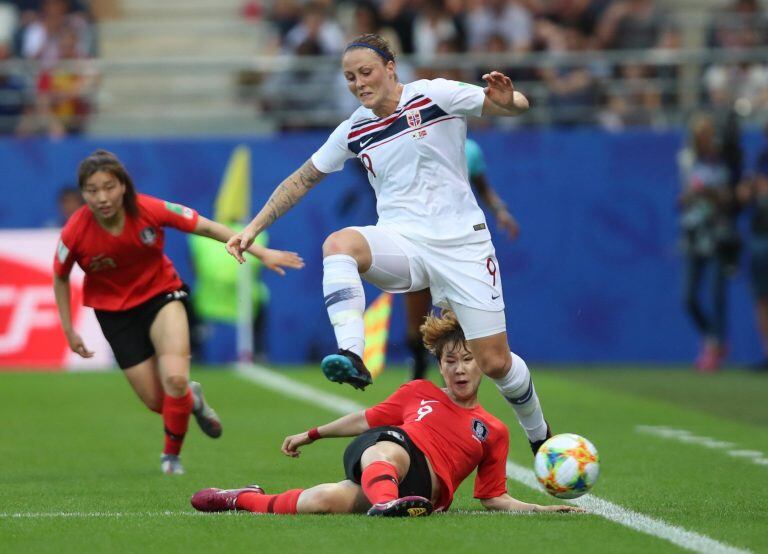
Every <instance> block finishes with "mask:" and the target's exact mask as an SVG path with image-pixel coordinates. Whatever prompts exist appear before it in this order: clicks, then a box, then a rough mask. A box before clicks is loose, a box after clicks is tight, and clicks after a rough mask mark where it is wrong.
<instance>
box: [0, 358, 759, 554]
mask: <svg viewBox="0 0 768 554" xmlns="http://www.w3.org/2000/svg"><path fill="white" fill-rule="evenodd" d="M283 369H284V372H283V373H284V374H285V375H287V376H288V377H290V378H292V379H296V380H299V381H302V382H304V383H305V384H308V385H311V386H313V387H316V388H317V389H320V390H322V391H325V392H328V393H332V394H336V395H341V396H344V397H346V398H349V399H352V400H354V401H356V402H358V403H362V404H366V405H370V404H373V403H375V402H377V401H379V400H382V399H383V398H384V397H385V396H387V395H388V394H389V393H390V392H391V391H393V390H394V389H395V388H396V387H397V386H398V384H400V383H401V382H402V381H403V380H404V379H405V373H404V372H403V371H401V370H400V371H398V370H396V369H390V370H388V371H387V372H385V373H384V375H382V376H381V377H380V378H379V380H377V382H376V383H375V384H374V386H373V387H370V388H369V389H368V391H366V392H359V391H354V390H352V389H351V388H349V387H346V386H344V387H342V386H339V385H335V384H332V383H328V382H326V381H325V380H324V379H323V377H322V375H321V374H320V372H319V370H317V369H314V368H307V367H302V368H295V367H292V368H283ZM193 376H194V378H196V379H198V380H200V381H201V382H202V383H203V385H204V387H205V392H206V396H207V397H208V399H209V401H210V402H211V404H212V405H213V406H214V407H215V408H216V409H217V411H218V412H219V414H220V415H221V417H222V420H223V422H224V435H223V437H222V438H221V439H220V440H218V441H213V440H211V439H208V438H207V437H205V436H203V435H202V433H200V431H199V430H198V429H197V428H196V427H195V425H194V422H191V424H190V431H189V434H188V438H187V443H186V445H185V448H184V452H183V456H182V458H183V461H184V465H185V468H186V470H187V474H186V475H184V476H176V477H170V476H165V475H162V474H161V473H160V471H159V453H160V450H161V448H162V423H161V420H160V418H159V417H158V416H157V415H156V414H153V413H151V412H149V411H147V410H146V409H144V408H143V407H142V406H141V405H140V403H139V401H138V400H137V399H136V398H135V397H134V395H133V393H132V392H131V390H130V389H129V387H128V385H127V383H126V382H125V381H124V379H123V377H122V375H121V374H120V373H119V372H117V371H112V372H107V373H97V374H91V373H67V374H56V373H43V374H24V373H7V374H2V373H0V419H1V420H2V421H3V424H2V426H0V552H3V553H4V552H9V553H10V552H14V553H15V552H53V553H56V554H61V553H67V552H77V553H79V554H80V553H84V552H183V553H191V552H213V551H216V552H221V551H227V552H242V551H244V550H247V551H249V552H256V553H262V552H283V553H284V552H354V553H361V552H379V551H390V552H411V551H425V552H446V553H447V552H462V553H464V552H476V553H487V552H505V553H510V552H527V551H531V552H540V551H548V552H552V551H556V552H651V551H652V552H654V553H658V552H672V551H680V550H681V548H680V547H678V546H675V545H673V544H672V543H670V542H668V541H666V540H663V539H661V538H658V537H655V536H653V535H652V534H648V533H643V532H640V531H637V530H632V529H629V528H627V527H624V526H621V525H618V524H616V523H614V522H611V521H608V520H606V519H604V518H602V517H599V516H597V515H594V514H538V515H510V514H489V513H486V512H483V511H482V508H481V506H480V504H479V502H478V501H476V500H474V499H473V498H472V478H470V479H468V480H467V481H466V482H465V484H464V485H463V486H462V487H461V489H460V490H459V491H458V493H457V496H456V500H455V502H454V504H453V506H452V508H451V511H450V512H448V513H447V514H440V515H436V516H434V517H431V518H425V519H415V520H381V519H369V518H366V517H364V516H357V515H355V516H299V517H295V516H254V515H252V514H247V513H226V514H197V513H195V512H194V510H193V509H192V508H191V506H190V505H189V497H190V495H191V494H192V493H193V492H194V491H196V490H197V489H199V488H203V487H206V486H221V487H235V486H241V485H244V484H248V483H252V482H256V483H259V484H260V485H262V486H263V487H264V488H265V489H267V491H268V492H279V491H281V490H284V489H287V488H294V487H308V486H311V485H313V484H316V483H320V482H328V481H337V480H340V479H341V478H342V477H343V471H342V467H341V453H342V452H343V449H344V446H345V445H346V443H347V440H346V439H331V440H324V441H320V442H319V443H316V444H314V445H311V446H309V447H305V450H304V453H303V455H302V456H301V457H300V458H299V459H297V460H294V459H289V458H286V457H284V456H283V455H282V454H281V453H280V451H279V446H280V444H281V442H282V439H283V437H285V436H286V435H287V434H291V433H294V432H298V431H301V430H305V429H307V428H309V427H311V426H313V425H318V424H321V423H324V422H326V421H329V420H331V419H334V418H335V417H337V414H335V413H332V412H330V411H328V410H326V409H323V408H319V407H317V406H316V405H313V404H312V403H309V402H305V401H299V400H295V399H292V398H289V397H286V396H284V395H281V394H279V393H277V392H274V391H269V390H267V389H265V388H263V387H262V386H260V385H257V384H255V383H252V382H250V381H248V380H246V379H244V378H243V377H242V376H240V375H238V374H237V373H235V372H234V371H232V370H225V369H219V370H203V369H197V368H196V369H195V370H194V372H193ZM433 376H436V371H433ZM534 378H535V383H536V387H537V390H538V392H539V396H540V398H541V400H542V404H543V406H544V410H545V414H546V415H547V418H548V419H549V420H550V422H551V424H552V427H553V429H554V431H555V432H575V433H579V434H583V435H584V436H586V437H587V438H589V439H590V440H591V441H592V442H593V443H594V444H595V445H596V446H597V448H598V449H599V451H600V455H601V463H602V467H601V470H602V472H601V477H600V481H599V482H598V484H597V486H596V487H595V490H594V491H593V492H594V495H595V496H596V497H599V498H602V499H604V500H608V501H610V502H613V503H615V504H617V505H620V506H621V507H623V508H625V509H628V510H633V511H635V512H639V513H641V514H644V515H647V516H650V517H652V518H655V519H656V520H658V521H661V522H664V523H666V524H669V525H674V526H678V527H681V528H683V529H685V530H688V531H692V532H695V533H698V534H700V535H705V536H706V537H709V538H712V539H715V540H716V541H719V542H720V543H722V544H724V545H729V546H732V547H734V548H738V549H742V550H749V551H754V552H768V484H767V483H768V465H761V464H760V463H759V460H760V459H761V457H760V455H759V454H756V452H761V453H762V458H763V459H768V431H767V429H768V376H766V375H751V374H747V373H743V372H738V371H728V372H724V373H722V374H720V375H715V376H700V375H695V374H693V373H690V372H687V371H682V370H674V369H670V370H644V369H637V368H626V369H621V370H603V369H595V368H568V369H536V368H534ZM481 401H482V402H483V405H484V406H485V407H486V408H487V409H489V410H490V411H491V412H493V413H494V414H496V415H498V416H500V417H501V418H502V419H503V420H504V421H506V422H507V424H508V425H509V427H510V436H511V439H510V442H511V452H510V459H511V460H512V461H514V462H515V463H517V464H520V465H524V466H526V467H531V466H532V457H531V453H530V450H529V448H528V444H527V441H526V440H525V438H524V435H523V433H522V431H521V430H520V428H519V426H518V425H517V422H516V420H515V419H514V415H513V412H512V410H511V409H510V408H509V407H508V406H507V405H506V404H505V403H504V401H503V400H502V399H501V397H500V396H499V395H498V394H497V393H496V391H495V390H494V388H493V387H492V386H491V385H490V384H488V383H485V384H484V385H483V389H482V391H481ZM638 426H646V429H647V428H649V427H652V428H658V427H659V426H665V427H667V428H673V429H677V430H682V431H687V432H688V433H689V434H688V435H686V434H685V433H678V435H677V436H676V438H675V437H663V436H659V435H658V434H648V433H647V432H642V430H639V429H638ZM691 436H694V437H695V436H699V437H701V436H705V437H709V438H711V439H713V440H714V441H720V442H729V443H733V444H732V446H728V447H719V448H711V447H710V448H708V447H706V446H704V445H703V444H701V440H698V442H697V440H694V439H692V440H689V438H690V437H691ZM681 437H682V438H681ZM686 437H688V439H686ZM750 451H751V454H749V453H747V454H745V452H750ZM756 460H758V461H757V462H756ZM509 491H510V494H512V495H513V496H515V497H517V498H520V499H523V500H526V501H532V502H538V503H554V502H555V499H552V498H550V497H548V496H546V495H545V494H544V493H541V492H538V491H535V490H532V489H530V488H527V487H525V486H523V485H522V484H520V483H518V482H516V481H513V480H510V481H509Z"/></svg>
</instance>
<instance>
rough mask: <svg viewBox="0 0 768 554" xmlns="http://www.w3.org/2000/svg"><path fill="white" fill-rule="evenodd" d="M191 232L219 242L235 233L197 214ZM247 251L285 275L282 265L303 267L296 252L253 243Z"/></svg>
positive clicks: (293, 267)
mask: <svg viewBox="0 0 768 554" xmlns="http://www.w3.org/2000/svg"><path fill="white" fill-rule="evenodd" d="M192 232H193V233H194V234H195V235H200V236H203V237H208V238H211V239H214V240H217V241H219V242H227V241H228V240H229V239H231V238H232V237H233V236H234V235H235V232H234V231H233V230H232V229H230V228H229V227H227V226H226V225H222V224H221V223H218V222H216V221H211V220H210V219H208V218H206V217H203V216H198V218H197V224H195V228H194V229H193V230H192ZM247 251H248V252H249V253H251V254H253V255H254V256H256V257H257V258H258V259H260V260H261V262H262V263H263V264H264V266H265V267H267V268H268V269H271V270H272V271H274V272H276V273H279V274H280V275H285V271H284V270H283V267H289V268H292V269H301V268H302V267H304V260H302V259H301V257H300V256H299V255H298V254H297V253H296V252H286V251H284V250H273V249H272V248H265V247H263V246H261V245H260V244H255V243H254V244H251V246H250V247H249V248H248V250H247Z"/></svg>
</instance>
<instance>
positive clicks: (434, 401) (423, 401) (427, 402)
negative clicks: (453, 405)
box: [421, 400, 439, 406]
mask: <svg viewBox="0 0 768 554" xmlns="http://www.w3.org/2000/svg"><path fill="white" fill-rule="evenodd" d="M437 402H439V401H438V400H422V401H421V405H422V406H423V405H424V404H429V403H437Z"/></svg>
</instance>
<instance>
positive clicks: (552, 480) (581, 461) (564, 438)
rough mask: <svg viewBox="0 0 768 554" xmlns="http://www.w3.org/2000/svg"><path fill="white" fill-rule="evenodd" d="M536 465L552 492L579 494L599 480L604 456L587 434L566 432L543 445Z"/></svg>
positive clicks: (564, 495) (560, 495) (569, 495)
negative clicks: (601, 460) (580, 434)
mask: <svg viewBox="0 0 768 554" xmlns="http://www.w3.org/2000/svg"><path fill="white" fill-rule="evenodd" d="M533 469H534V472H535V473H536V478H537V479H538V480H539V483H541V486H542V487H544V490H545V491H547V492H548V493H549V494H551V495H552V496H555V497H557V498H566V499H571V498H578V497H580V496H581V495H583V494H586V493H587V492H588V491H589V489H591V488H592V487H593V486H594V484H595V483H596V482H597V478H598V476H599V475H600V457H599V455H598V453H597V449H596V448H595V446H594V445H593V444H592V443H591V442H589V441H588V440H587V439H585V438H584V437H582V436H579V435H575V434H573V433H563V434H561V435H555V436H554V437H551V438H549V439H547V441H546V442H545V443H544V444H543V445H541V448H539V451H538V452H537V453H536V459H535V461H534V464H533Z"/></svg>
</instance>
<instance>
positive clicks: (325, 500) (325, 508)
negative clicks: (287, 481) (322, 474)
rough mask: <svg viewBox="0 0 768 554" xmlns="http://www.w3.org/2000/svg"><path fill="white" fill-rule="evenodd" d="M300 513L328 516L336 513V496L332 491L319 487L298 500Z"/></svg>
mask: <svg viewBox="0 0 768 554" xmlns="http://www.w3.org/2000/svg"><path fill="white" fill-rule="evenodd" d="M300 504H301V512H302V513H310V514H328V513H332V512H338V511H339V510H338V508H339V506H338V505H337V504H338V494H335V491H334V490H333V489H329V488H324V487H320V488H318V489H317V490H313V491H311V493H310V494H306V492H305V493H304V494H302V496H301V498H300Z"/></svg>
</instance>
